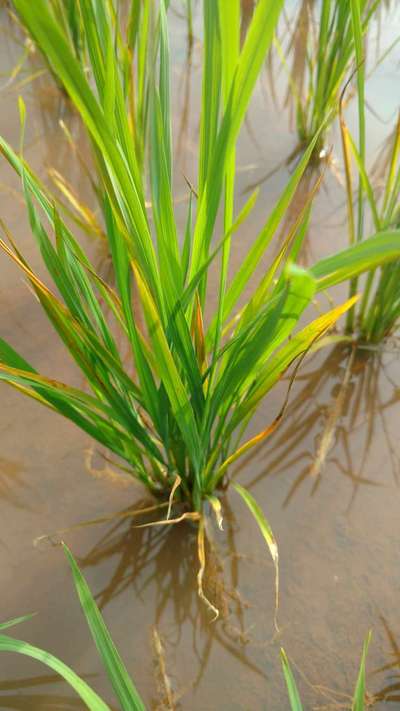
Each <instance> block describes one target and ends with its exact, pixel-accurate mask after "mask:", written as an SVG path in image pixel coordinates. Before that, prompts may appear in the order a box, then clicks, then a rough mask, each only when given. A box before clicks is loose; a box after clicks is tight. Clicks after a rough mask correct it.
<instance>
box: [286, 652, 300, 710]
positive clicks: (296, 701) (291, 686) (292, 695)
mask: <svg viewBox="0 0 400 711" xmlns="http://www.w3.org/2000/svg"><path fill="white" fill-rule="evenodd" d="M281 662H282V669H283V673H284V676H285V681H286V686H287V690H288V694H289V701H290V708H291V711H303V706H302V703H301V701H300V695H299V692H298V690H297V686H296V682H295V680H294V676H293V673H292V670H291V668H290V665H289V660H288V658H287V656H286V653H285V650H284V649H282V648H281Z"/></svg>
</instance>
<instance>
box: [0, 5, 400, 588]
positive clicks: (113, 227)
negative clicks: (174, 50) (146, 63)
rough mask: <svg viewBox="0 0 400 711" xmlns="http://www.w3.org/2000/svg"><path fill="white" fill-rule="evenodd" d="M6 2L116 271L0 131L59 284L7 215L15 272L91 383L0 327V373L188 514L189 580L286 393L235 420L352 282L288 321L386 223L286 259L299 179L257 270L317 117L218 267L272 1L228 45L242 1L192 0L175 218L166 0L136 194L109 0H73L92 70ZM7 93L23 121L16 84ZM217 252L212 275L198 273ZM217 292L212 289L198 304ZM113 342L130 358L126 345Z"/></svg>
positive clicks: (365, 261)
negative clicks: (106, 15)
mask: <svg viewBox="0 0 400 711" xmlns="http://www.w3.org/2000/svg"><path fill="white" fill-rule="evenodd" d="M14 4H15V7H16V8H17V10H18V12H19V14H20V16H21V18H22V20H23V22H24V24H25V26H26V27H28V28H29V31H30V33H31V34H32V36H33V37H34V38H35V41H36V43H37V45H38V46H39V47H40V49H41V51H42V52H43V54H44V55H45V56H46V57H47V60H48V62H49V63H50V65H51V67H52V71H54V72H55V74H56V75H57V76H58V78H59V80H60V81H61V82H62V83H63V85H64V86H65V88H66V91H67V92H68V94H69V96H70V97H71V100H72V101H73V102H74V105H75V106H76V109H77V111H78V112H79V113H80V115H81V118H82V121H83V122H84V124H85V126H86V128H87V131H88V134H89V136H90V138H91V140H92V142H93V146H94V150H95V152H96V164H95V167H96V181H97V182H98V184H99V186H100V194H101V196H102V198H101V199H102V202H103V211H104V217H105V223H104V230H105V233H106V236H107V240H108V244H109V249H110V253H111V256H112V261H113V267H114V273H115V288H112V287H111V286H110V285H109V284H107V283H106V282H105V281H104V280H103V279H102V278H101V277H100V275H99V274H98V273H97V272H96V269H95V267H94V266H93V264H92V263H91V262H90V260H89V258H88V256H87V255H86V253H85V251H84V249H83V247H82V245H81V244H80V243H79V242H78V241H77V239H76V238H75V237H74V235H73V234H72V232H71V230H70V228H69V226H68V225H67V223H66V222H65V221H64V219H63V217H62V215H61V214H60V213H59V212H58V210H57V208H56V207H55V205H54V203H53V202H52V200H51V199H49V197H48V195H47V193H46V191H45V189H44V187H43V186H42V185H41V183H40V182H39V181H38V179H37V178H36V177H35V175H34V174H33V173H32V172H31V170H30V169H29V166H28V165H27V163H26V161H25V160H24V158H23V155H22V149H21V151H20V153H19V154H17V153H16V152H15V151H13V149H12V148H11V147H10V146H9V145H8V144H7V143H6V141H4V140H3V139H1V141H0V147H1V151H2V152H3V154H4V155H5V156H6V157H7V159H8V161H9V162H10V163H11V165H12V166H13V167H14V169H15V170H16V171H17V172H18V173H19V174H20V176H21V179H22V185H23V191H24V195H25V200H26V205H27V210H28V214H29V219H30V224H31V229H32V233H33V236H34V238H35V240H36V242H37V245H38V247H39V249H40V251H41V255H42V257H43V262H44V265H45V267H46V269H47V271H48V274H49V277H50V278H51V279H52V281H53V283H54V285H55V287H56V290H54V289H53V288H52V287H51V288H50V287H49V286H47V285H46V284H45V283H44V282H43V281H42V280H41V279H40V278H39V276H38V275H37V274H36V273H35V272H34V271H33V270H32V268H31V267H30V265H29V264H28V262H27V261H26V259H25V258H24V256H23V254H21V252H20V250H19V249H18V246H17V245H16V244H15V242H14V240H13V238H12V236H11V235H10V234H9V232H8V231H7V228H6V226H4V231H5V234H6V240H2V241H1V247H2V249H3V250H4V252H5V253H6V254H8V256H9V257H10V258H11V259H12V260H13V261H14V262H15V263H16V264H17V265H18V267H19V268H20V269H21V271H22V273H23V274H24V275H25V277H26V278H27V280H28V282H29V284H30V286H31V287H32V289H33V291H34V292H35V294H36V296H37V298H38V300H39V302H40V304H41V306H42V308H43V309H44V311H45V313H46V316H47V317H48V318H49V320H50V321H51V323H52V325H53V326H54V328H55V330H56V332H57V333H58V336H59V337H60V338H61V340H62V341H63V342H64V344H65V346H66V348H67V350H68V351H69V353H70V355H71V356H72V358H73V359H74V360H75V362H76V363H77V365H78V366H79V368H80V369H81V371H82V373H83V374H84V375H85V377H86V380H87V383H88V386H89V388H90V392H87V391H86V390H84V389H77V388H73V387H70V386H68V385H66V384H64V383H61V382H57V381H55V380H51V379H49V378H46V376H45V375H42V374H39V373H38V372H37V371H36V370H35V368H34V366H33V365H31V364H30V363H28V362H27V361H26V359H25V358H24V357H23V356H22V355H20V354H19V353H16V351H15V350H14V348H13V347H12V345H11V344H9V343H6V342H5V341H4V340H0V361H1V363H0V379H1V380H3V381H5V382H7V383H8V384H10V385H12V386H13V387H15V388H16V389H17V390H20V391H21V392H22V393H23V394H24V395H29V396H30V397H32V398H34V399H35V400H37V401H38V402H40V403H42V404H43V405H46V406H47V407H49V408H50V409H51V410H53V411H55V412H58V413H60V414H62V415H64V416H65V417H67V418H69V419H70V420H72V421H73V422H75V424H76V425H78V426H79V427H80V428H81V429H83V430H84V431H85V432H87V433H88V434H89V435H91V436H92V437H93V438H94V439H95V440H97V441H98V442H99V443H100V444H101V445H103V446H104V447H106V448H107V449H108V450H110V452H112V453H113V454H114V455H116V457H117V458H120V459H122V460H124V462H125V464H124V465H123V466H124V467H125V469H126V468H127V469H128V470H129V471H130V472H131V474H132V476H133V477H135V478H136V479H138V480H140V481H141V482H142V483H143V485H144V486H145V487H146V488H147V490H148V491H150V492H151V493H152V494H154V495H155V496H157V497H160V498H161V499H162V500H163V501H164V502H165V501H169V506H168V513H167V518H166V520H164V523H173V522H175V521H181V520H183V519H185V518H186V519H187V518H189V519H191V520H193V521H197V522H199V528H198V549H199V560H200V571H199V578H198V580H199V592H200V593H201V591H202V575H203V572H204V535H205V534H204V519H203V512H204V508H210V510H211V511H213V512H214V513H215V515H216V518H217V521H218V523H219V524H220V523H221V504H220V502H219V499H218V491H219V490H220V489H221V488H222V487H226V486H227V484H228V483H229V471H230V467H231V466H232V465H233V464H234V463H235V462H236V461H237V460H238V459H239V458H240V457H241V456H243V455H244V454H245V453H247V452H248V451H249V450H250V449H251V448H252V447H254V446H256V445H257V444H259V442H261V441H262V440H263V439H265V438H266V437H268V435H269V434H270V433H271V432H272V431H273V430H274V429H275V427H276V426H277V425H278V424H279V422H280V420H281V419H282V415H283V413H284V410H285V407H286V402H285V403H283V406H282V410H281V412H280V413H276V416H272V417H271V421H270V422H268V423H266V426H265V428H263V430H262V431H261V432H260V433H258V434H257V435H255V436H252V437H250V438H248V439H244V433H245V429H246V427H247V425H248V423H249V422H250V421H251V419H252V416H253V414H254V413H255V412H256V410H257V408H258V407H259V405H260V403H261V401H262V400H263V398H264V397H265V395H266V394H267V393H268V392H269V391H270V389H271V388H272V387H273V386H274V385H275V383H276V382H277V381H278V380H279V379H280V377H281V375H282V373H283V372H285V370H286V369H287V368H288V367H289V366H290V365H291V364H292V363H293V362H294V361H295V360H296V359H298V358H299V357H300V358H301V357H303V355H304V354H305V353H306V352H307V351H308V350H309V349H310V348H311V347H312V346H313V345H314V343H315V341H316V340H317V339H318V338H319V337H320V336H321V335H323V334H326V332H327V331H328V330H329V329H330V328H331V327H332V326H333V325H334V323H335V322H336V320H337V319H338V318H339V317H340V316H341V314H343V313H344V312H345V311H346V310H347V309H348V308H349V307H350V306H351V305H352V304H353V303H354V302H355V299H356V297H355V296H354V297H352V298H351V299H350V301H348V302H347V303H346V304H344V305H341V306H338V307H336V308H334V309H332V310H331V311H329V312H328V313H326V314H323V315H321V316H319V317H318V318H317V319H316V320H314V321H312V322H311V323H308V325H305V326H303V328H302V329H301V330H298V331H297V332H295V333H294V329H295V327H296V325H297V323H298V321H299V319H300V318H301V316H302V314H303V313H304V311H305V310H306V308H307V306H309V304H310V303H311V302H312V300H313V299H314V298H315V296H316V295H317V294H318V292H321V291H322V290H325V289H327V288H329V287H331V286H334V285H335V284H338V283H340V282H342V281H344V280H347V279H350V278H351V277H355V276H357V275H358V274H360V273H362V272H365V271H367V270H370V269H374V268H376V267H378V266H379V265H381V264H382V263H387V262H390V261H392V260H393V259H396V258H399V257H400V240H399V231H398V230H397V229H393V230H388V231H385V232H382V233H379V234H377V235H375V236H373V237H371V238H370V239H368V240H364V241H362V242H360V243H359V244H358V243H357V244H354V245H351V246H350V247H349V248H348V249H346V250H344V251H343V252H341V253H338V254H336V255H333V256H332V257H329V258H327V259H324V260H322V261H320V262H319V263H317V264H315V265H314V266H313V267H311V268H310V269H308V270H304V269H302V268H300V267H298V266H296V264H295V259H296V256H297V253H298V251H299V249H300V247H301V242H302V239H303V236H304V234H305V231H306V227H307V223H308V219H309V214H310V209H311V200H312V195H310V196H309V198H308V200H307V201H306V204H305V205H304V207H303V208H302V210H301V212H300V214H299V216H298V219H297V220H296V221H295V223H294V224H292V226H291V227H290V228H289V231H288V233H287V234H286V236H285V237H284V239H283V240H282V242H281V244H280V245H279V249H278V251H277V252H275V253H274V255H273V256H272V257H271V258H270V261H269V264H268V266H264V268H263V270H262V274H261V277H258V278H257V279H256V277H255V272H256V270H257V268H258V267H259V266H260V263H261V260H262V259H263V257H264V255H265V252H266V250H267V248H268V247H269V245H270V244H271V242H272V240H273V238H274V235H275V234H276V232H277V228H278V226H279V224H280V222H281V220H282V218H283V217H284V215H285V212H286V210H287V209H288V206H289V205H290V203H291V200H292V198H293V196H294V194H295V191H296V188H297V186H298V184H299V181H300V179H301V176H302V174H303V173H304V170H305V168H306V166H307V163H308V161H309V159H310V156H311V154H312V152H313V150H314V147H315V145H316V142H317V140H318V134H316V136H315V137H314V139H313V141H312V142H311V143H310V145H309V147H308V148H307V150H306V151H305V153H304V155H303V157H302V159H301V160H300V162H299V164H298V165H297V167H296V169H295V171H294V172H293V174H292V176H291V177H290V180H289V182H288V184H287V186H286V187H285V189H284V191H283V193H282V195H281V196H280V198H279V199H278V201H277V202H276V204H275V206H274V207H273V209H272V211H271V213H270V215H269V216H268V217H267V218H266V221H265V224H264V227H263V228H262V230H261V232H260V233H259V234H258V235H256V237H255V239H254V241H253V243H252V244H251V245H249V249H248V252H247V254H246V256H245V257H244V259H243V261H242V263H241V265H240V267H239V268H238V270H237V272H236V273H235V274H234V275H233V277H232V278H231V279H229V278H228V275H229V258H230V251H231V243H232V240H233V239H234V238H235V232H236V231H237V229H238V228H239V226H240V225H241V224H242V223H243V222H244V221H245V219H246V217H247V215H248V213H249V212H250V210H251V209H252V207H253V205H254V203H255V200H256V198H257V194H256V193H254V194H253V195H252V196H251V197H250V198H249V200H248V201H247V202H246V203H245V204H244V205H242V206H241V207H240V208H238V206H237V204H236V200H235V191H234V187H235V145H236V141H237V138H238V134H239V131H240V127H241V124H242V122H243V119H244V116H245V114H246V110H247V107H248V105H249V101H250V98H251V95H252V91H253V88H254V85H255V83H256V80H257V77H258V75H259V72H260V71H261V68H262V66H263V62H264V60H265V56H266V53H267V52H268V49H269V47H270V45H271V43H272V40H273V36H274V33H275V29H276V24H277V21H278V18H279V14H280V10H281V6H282V2H277V1H276V0H259V2H258V4H257V5H256V7H255V10H254V13H253V16H252V19H251V22H250V24H249V27H248V32H247V35H246V39H245V42H244V44H243V47H242V48H241V49H240V42H239V36H240V11H239V1H238V0H237V1H236V0H219V2H215V0H205V1H204V3H203V12H204V23H203V33H204V60H203V89H202V110H201V120H200V143H199V157H198V164H199V174H198V182H197V186H196V190H195V189H191V190H190V191H189V194H188V210H187V220H186V227H185V228H184V229H183V230H180V228H179V224H178V222H177V219H176V215H175V211H174V200H173V197H174V196H173V187H172V185H173V183H172V177H173V165H172V150H171V112H170V98H169V85H170V79H169V73H170V61H169V50H168V25H167V16H166V3H165V2H164V0H161V2H160V4H159V6H158V14H157V17H156V26H157V32H158V41H157V47H158V54H157V62H156V61H155V62H154V63H153V65H152V78H151V80H150V81H149V114H148V115H149V154H148V161H149V166H150V179H149V195H147V193H146V192H145V190H144V183H143V180H142V176H141V170H140V161H139V159H138V156H137V151H136V143H135V139H134V136H133V134H132V131H131V130H130V126H129V112H128V111H127V95H126V92H125V91H124V76H123V75H122V74H121V72H120V65H119V60H118V56H117V54H116V52H117V51H118V50H116V39H115V35H114V33H113V32H112V23H110V22H108V21H104V22H99V21H98V18H99V17H100V18H102V17H103V14H102V13H103V12H104V11H105V10H106V8H108V4H104V3H103V1H102V0H101V1H100V0H80V2H79V7H80V11H81V13H82V18H83V21H82V33H83V42H84V46H85V47H86V48H87V50H86V51H87V55H88V58H89V61H90V63H91V71H90V74H91V75H92V76H93V77H94V78H95V81H94V83H93V82H92V81H90V79H88V73H87V72H85V71H84V70H83V68H82V66H81V64H80V62H79V61H78V60H77V58H76V56H75V54H74V52H73V49H72V48H71V45H70V43H68V42H67V41H66V39H65V35H64V30H63V27H62V25H61V24H60V22H59V20H58V18H57V17H56V16H55V15H54V13H53V12H52V10H51V9H50V8H49V4H48V2H47V1H46V0H37V2H35V3H32V2H31V0H15V3H14ZM133 4H135V3H133ZM222 17H223V21H222ZM117 45H118V42H117ZM20 109H21V121H22V133H23V127H24V124H25V120H26V117H25V108H24V105H23V103H22V102H20ZM21 145H23V140H21ZM219 211H220V213H221V215H222V227H221V228H220V227H219V226H218V225H219V223H218V222H217V214H218V212H219ZM49 232H50V233H52V235H53V238H52V237H51V236H49ZM215 262H217V263H218V266H219V272H218V284H217V285H215V283H212V281H211V279H210V270H211V267H213V266H214V263H215ZM249 292H250V295H249ZM133 296H135V298H133ZM213 296H216V307H215V308H214V313H213V314H211V317H210V318H209V319H207V322H206V321H205V316H204V314H205V310H206V307H210V304H211V303H213V301H212V299H213ZM210 297H211V298H210ZM214 303H215V299H214ZM117 334H118V336H117ZM121 342H122V343H123V345H122V346H121V345H120V344H121ZM125 346H128V348H129V353H130V358H129V361H127V359H126V357H125V355H124V356H123V355H122V353H124V354H125V350H126V349H125ZM300 362H301V361H300ZM236 490H237V491H238V493H239V494H240V495H241V496H242V498H243V499H244V501H245V503H246V504H247V506H248V507H249V508H250V510H251V511H252V513H253V514H254V515H255V517H256V519H257V521H258V523H259V526H260V528H261V531H262V533H263V535H264V538H265V540H266V542H267V544H268V546H269V548H270V551H271V554H272V556H273V558H274V561H275V563H276V564H277V549H276V543H275V540H274V538H273V535H272V532H271V529H270V528H269V526H268V523H267V521H266V519H265V518H264V517H263V514H262V512H261V511H260V509H259V507H258V506H257V504H256V502H255V501H254V499H253V498H252V497H251V496H250V494H249V493H248V492H246V491H245V489H243V488H242V487H240V486H239V485H237V487H236Z"/></svg>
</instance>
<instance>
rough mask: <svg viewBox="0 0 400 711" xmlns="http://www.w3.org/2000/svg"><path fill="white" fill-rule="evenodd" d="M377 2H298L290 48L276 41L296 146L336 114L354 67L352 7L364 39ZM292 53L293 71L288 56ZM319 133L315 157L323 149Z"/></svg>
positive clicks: (360, 0) (322, 138) (326, 123)
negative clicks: (291, 106)
mask: <svg viewBox="0 0 400 711" xmlns="http://www.w3.org/2000/svg"><path fill="white" fill-rule="evenodd" d="M380 2H381V0H354V1H351V0H336V1H335V2H334V1H333V0H322V1H321V2H320V3H314V2H313V0H312V1H311V2H310V0H303V2H302V3H301V4H300V8H299V11H298V15H297V17H296V20H295V29H294V31H293V33H292V35H291V39H290V45H289V48H288V49H286V50H284V49H283V48H282V47H281V45H280V43H279V41H278V40H277V50H278V52H279V56H280V59H281V61H282V63H283V65H284V67H285V68H286V70H287V72H288V76H289V89H288V97H291V98H292V100H293V103H294V113H295V121H296V129H297V134H298V138H299V143H300V147H304V146H306V145H308V143H309V141H310V140H311V139H312V137H313V136H314V135H315V133H316V132H317V131H318V129H319V128H320V127H321V126H322V125H323V124H325V131H326V129H327V127H328V125H329V123H331V122H332V120H333V118H334V117H335V115H336V114H337V112H338V108H339V96H340V93H341V90H342V86H343V82H344V80H345V77H346V74H347V73H348V71H349V69H350V68H351V67H352V65H353V63H354V56H355V44H354V34H353V19H352V7H353V6H355V5H357V6H358V8H359V13H360V20H361V34H362V37H363V38H364V37H365V35H366V33H367V30H368V26H369V23H370V21H371V19H372V18H373V17H374V13H375V11H376V10H377V8H378V7H379V5H380ZM290 50H292V52H293V60H292V66H291V67H289V64H288V59H287V53H288V51H290ZM324 138H325V136H324V132H322V133H320V136H319V140H318V143H317V145H316V149H315V152H314V155H315V156H316V157H318V156H319V155H320V153H321V151H323V149H324Z"/></svg>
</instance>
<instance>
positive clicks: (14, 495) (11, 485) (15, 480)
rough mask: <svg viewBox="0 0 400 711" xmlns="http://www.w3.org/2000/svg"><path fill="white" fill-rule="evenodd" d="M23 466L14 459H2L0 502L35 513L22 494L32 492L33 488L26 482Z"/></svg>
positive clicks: (0, 467)
mask: <svg viewBox="0 0 400 711" xmlns="http://www.w3.org/2000/svg"><path fill="white" fill-rule="evenodd" d="M24 470H25V467H24V466H23V464H20V463H19V462H16V461H14V460H12V459H7V458H5V457H0V500H2V501H5V502H7V503H8V504H11V505H12V506H15V507H16V508H18V509H23V510H25V511H33V508H32V506H30V505H29V504H28V503H27V502H26V501H25V500H23V497H22V493H23V492H25V491H28V492H29V491H31V487H30V486H29V484H28V483H27V482H26V480H25V478H24V476H23V472H24Z"/></svg>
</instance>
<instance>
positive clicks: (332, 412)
mask: <svg viewBox="0 0 400 711" xmlns="http://www.w3.org/2000/svg"><path fill="white" fill-rule="evenodd" d="M391 352H392V353H393V361H396V360H397V359H398V356H397V355H396V353H397V351H396V349H394V350H393V351H391V350H390V346H389V344H385V345H384V346H383V347H382V348H378V349H376V350H371V351H370V350H359V351H358V352H357V353H355V357H354V358H353V359H351V351H350V350H349V348H348V347H347V348H343V347H337V348H335V349H334V350H333V351H332V352H331V353H329V355H328V356H327V357H326V358H325V359H324V360H323V361H322V363H321V357H320V354H319V355H317V356H316V359H317V365H316V366H315V367H313V368H312V369H311V370H309V371H308V372H307V373H306V374H304V375H302V374H300V375H299V376H298V378H297V387H298V388H299V390H298V393H297V395H296V396H295V397H294V398H293V399H292V401H291V402H290V403H289V407H288V415H287V419H286V422H285V421H284V422H283V424H282V425H281V428H280V430H278V432H277V433H276V435H275V437H274V439H270V440H268V442H265V443H263V444H262V445H261V446H260V447H259V448H258V451H254V452H253V453H252V455H251V456H250V457H247V459H246V460H245V461H243V464H242V466H241V467H240V469H239V468H238V469H236V471H235V474H234V475H235V476H236V475H237V473H238V472H239V471H241V470H242V469H243V468H246V467H247V466H248V465H249V463H250V461H252V460H254V458H256V457H257V458H258V457H259V456H260V455H262V456H263V457H265V458H267V460H268V463H267V466H263V469H262V470H261V472H260V473H258V474H257V475H256V476H255V477H253V479H252V480H251V481H250V482H248V484H247V486H248V487H249V488H250V489H251V488H252V487H254V486H255V485H256V484H257V483H258V482H259V481H261V480H262V479H264V478H266V477H271V476H279V475H282V474H284V473H285V472H287V471H291V470H294V471H296V469H297V473H296V474H295V477H294V479H293V480H292V483H291V484H290V488H289V491H288V492H287V495H286V497H285V499H284V502H283V508H286V507H287V506H288V505H289V504H290V503H291V501H292V499H293V497H294V496H295V495H296V493H297V492H298V491H299V489H300V488H301V487H302V486H303V485H305V484H306V482H308V483H309V484H310V495H311V496H314V495H315V494H316V493H317V491H318V489H319V486H320V484H321V482H322V480H323V476H324V470H325V467H326V466H327V464H328V463H329V464H330V465H332V464H333V465H335V469H336V471H337V472H338V473H339V474H341V475H343V476H344V477H346V478H347V479H348V481H349V483H350V484H351V487H352V492H351V496H350V500H349V502H348V505H347V513H349V512H350V510H351V508H352V506H353V504H354V501H355V499H356V497H357V494H358V492H359V490H360V487H362V486H369V487H381V486H385V485H386V484H384V483H383V482H382V481H380V480H379V479H376V478H374V479H371V478H369V477H368V476H364V474H363V472H364V469H365V468H366V465H367V462H368V457H369V455H370V453H371V448H372V444H373V441H374V434H375V433H376V431H377V426H378V424H379V426H380V430H381V432H382V435H383V440H384V445H383V447H384V448H385V451H386V452H387V453H388V456H389V460H390V464H391V475H392V479H393V483H394V485H395V486H399V485H400V452H399V451H398V449H397V448H396V444H395V442H394V437H393V435H391V433H390V427H389V422H388V417H387V415H388V413H389V412H390V410H391V408H392V407H394V406H396V405H397V404H398V403H399V401H400V384H397V383H396V382H395V381H394V380H393V378H392V376H391V374H390V365H391V362H389V361H388V355H390V353H391ZM311 362H312V361H311ZM332 383H333V385H332ZM387 389H388V390H389V393H388V394H387V393H386V390H387ZM383 391H385V392H383ZM321 400H323V401H324V402H323V403H322V402H321ZM353 437H357V443H356V445H357V446H356V447H352V438H353ZM310 440H311V442H312V444H311V445H310ZM299 465H300V471H298V468H299Z"/></svg>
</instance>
